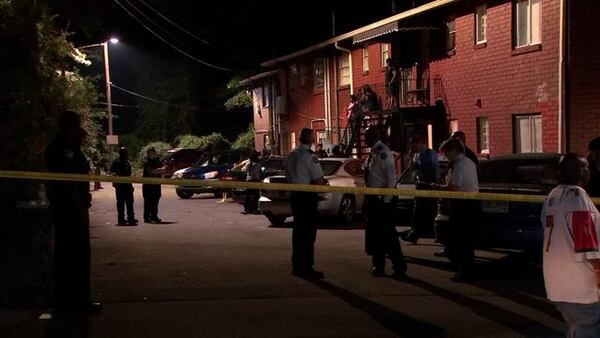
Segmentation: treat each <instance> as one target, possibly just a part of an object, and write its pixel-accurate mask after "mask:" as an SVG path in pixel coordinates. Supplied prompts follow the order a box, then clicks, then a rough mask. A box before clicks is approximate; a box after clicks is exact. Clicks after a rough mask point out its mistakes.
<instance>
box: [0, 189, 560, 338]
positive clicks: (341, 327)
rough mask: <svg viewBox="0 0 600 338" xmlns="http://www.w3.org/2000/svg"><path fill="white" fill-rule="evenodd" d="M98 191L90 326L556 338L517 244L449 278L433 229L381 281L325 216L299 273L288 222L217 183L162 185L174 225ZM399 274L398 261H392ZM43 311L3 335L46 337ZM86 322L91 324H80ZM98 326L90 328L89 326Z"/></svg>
mask: <svg viewBox="0 0 600 338" xmlns="http://www.w3.org/2000/svg"><path fill="white" fill-rule="evenodd" d="M104 187H105V189H103V190H101V191H98V192H94V195H93V196H94V205H93V207H92V209H91V219H92V248H93V257H92V270H93V271H92V283H93V295H94V297H95V298H96V299H97V300H99V301H101V302H103V304H104V311H103V313H102V314H101V315H99V316H95V317H92V318H91V319H90V321H89V322H85V323H83V326H82V327H81V326H79V327H78V329H79V330H80V331H78V332H80V333H81V335H78V336H89V337H164V336H172V337H284V336H294V337H306V336H311V337H312V336H321V337H388V336H390V337H392V336H406V337H416V336H419V337H435V336H451V337H476V336H485V337H489V336H494V337H518V336H528V337H559V336H562V335H563V334H564V333H563V332H564V329H565V327H564V325H563V322H562V320H561V319H560V316H559V315H558V313H557V312H556V311H555V310H554V308H553V306H552V305H551V304H549V303H548V302H547V301H546V300H545V299H544V290H543V281H542V276H541V269H540V268H539V266H537V265H535V264H531V263H529V261H528V260H527V259H525V258H524V257H523V256H522V255H520V254H519V253H511V252H506V251H503V250H489V251H478V252H477V262H478V270H479V272H480V279H478V281H477V282H474V283H473V284H456V283H452V282H451V281H450V279H449V278H450V276H451V275H452V273H451V272H450V270H449V267H448V266H447V263H446V261H445V260H444V259H443V258H437V257H434V256H433V253H434V252H436V251H438V250H440V247H439V246H438V245H437V244H436V243H434V242H433V241H432V240H424V241H422V242H420V243H419V245H412V244H411V245H407V244H406V243H403V249H404V253H405V255H406V257H407V261H408V263H409V270H408V275H409V277H410V278H409V279H408V280H407V281H404V282H400V281H396V280H393V279H391V278H380V279H377V278H374V277H372V276H371V274H370V259H369V257H367V256H366V255H365V253H364V249H363V238H364V233H363V230H362V224H361V221H357V222H355V223H353V224H352V225H351V226H349V227H341V226H337V225H335V224H333V223H332V222H328V221H327V222H323V224H321V230H320V231H319V234H318V239H317V247H316V268H317V269H319V270H322V271H324V273H325V279H324V280H323V281H320V282H309V281H306V280H301V279H298V278H295V277H293V276H292V275H291V274H290V270H291V268H290V259H289V256H290V237H291V231H290V228H289V227H290V223H289V222H288V223H286V224H285V225H283V226H280V227H272V226H270V225H269V222H268V221H267V219H266V218H265V217H263V216H260V215H241V214H240V211H242V206H241V205H239V204H236V203H217V201H218V200H217V199H215V198H214V197H213V196H212V194H207V195H196V196H195V197H194V198H192V199H188V200H182V199H179V198H178V197H177V196H176V195H175V191H174V188H172V187H163V199H162V200H161V205H160V210H161V212H160V216H161V218H162V219H163V221H164V222H165V223H164V224H141V225H140V226H136V227H116V226H114V224H115V223H116V215H115V210H114V209H115V208H114V195H113V194H114V193H113V189H112V188H111V187H110V186H109V185H108V184H104ZM136 211H137V215H138V217H137V218H140V219H141V211H142V199H141V187H137V186H136ZM388 272H391V271H388ZM39 313H40V310H38V309H24V310H19V311H7V312H0V314H2V316H0V317H1V318H4V319H2V320H1V321H0V324H1V325H2V326H1V329H2V331H0V333H2V332H3V331H4V333H2V334H0V336H2V337H43V336H44V331H45V329H46V326H47V325H48V321H44V320H39V319H37V316H38V315H39ZM78 325H82V323H79V324H78ZM88 331H89V334H87V335H83V333H84V332H88Z"/></svg>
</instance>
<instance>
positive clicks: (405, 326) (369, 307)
mask: <svg viewBox="0 0 600 338" xmlns="http://www.w3.org/2000/svg"><path fill="white" fill-rule="evenodd" d="M310 282H311V283H312V284H314V285H315V286H318V287H319V288H321V289H323V290H325V291H327V292H328V293H330V294H331V295H333V296H334V297H337V298H339V299H341V300H343V301H344V302H346V303H348V304H349V305H350V306H352V307H353V308H355V309H357V310H360V311H363V312H365V313H367V314H368V315H369V316H370V317H371V318H373V320H375V321H376V322H378V323H379V324H381V325H382V326H383V327H385V328H386V329H387V330H389V331H390V332H393V333H394V334H396V335H398V336H399V337H428V338H429V337H445V336H446V335H447V334H446V331H445V330H444V329H442V328H440V327H438V326H435V325H433V324H430V323H426V322H422V321H420V320H417V319H414V318H412V317H409V316H407V315H405V314H403V313H400V312H398V311H394V310H392V309H390V308H388V307H386V306H383V305H381V304H378V303H375V302H373V301H371V300H369V299H366V298H364V297H361V296H359V295H357V294H355V293H353V292H350V291H348V290H345V289H342V288H340V287H338V286H336V285H333V284H331V283H329V282H326V281H319V280H317V281H310Z"/></svg>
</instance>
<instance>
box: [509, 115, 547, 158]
mask: <svg viewBox="0 0 600 338" xmlns="http://www.w3.org/2000/svg"><path fill="white" fill-rule="evenodd" d="M515 151H516V152H518V153H541V152H542V115H521V116H515Z"/></svg>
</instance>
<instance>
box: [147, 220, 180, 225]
mask: <svg viewBox="0 0 600 338" xmlns="http://www.w3.org/2000/svg"><path fill="white" fill-rule="evenodd" d="M177 223H179V222H169V221H162V222H160V223H156V224H153V223H150V224H149V225H173V224H177Z"/></svg>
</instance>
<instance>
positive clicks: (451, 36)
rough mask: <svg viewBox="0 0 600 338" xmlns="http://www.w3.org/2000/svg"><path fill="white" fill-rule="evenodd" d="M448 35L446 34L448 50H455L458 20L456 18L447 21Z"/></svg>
mask: <svg viewBox="0 0 600 338" xmlns="http://www.w3.org/2000/svg"><path fill="white" fill-rule="evenodd" d="M446 28H447V29H448V35H447V36H446V50H447V51H449V52H450V51H453V50H454V48H455V47H456V22H455V21H454V20H452V21H448V22H446Z"/></svg>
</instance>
